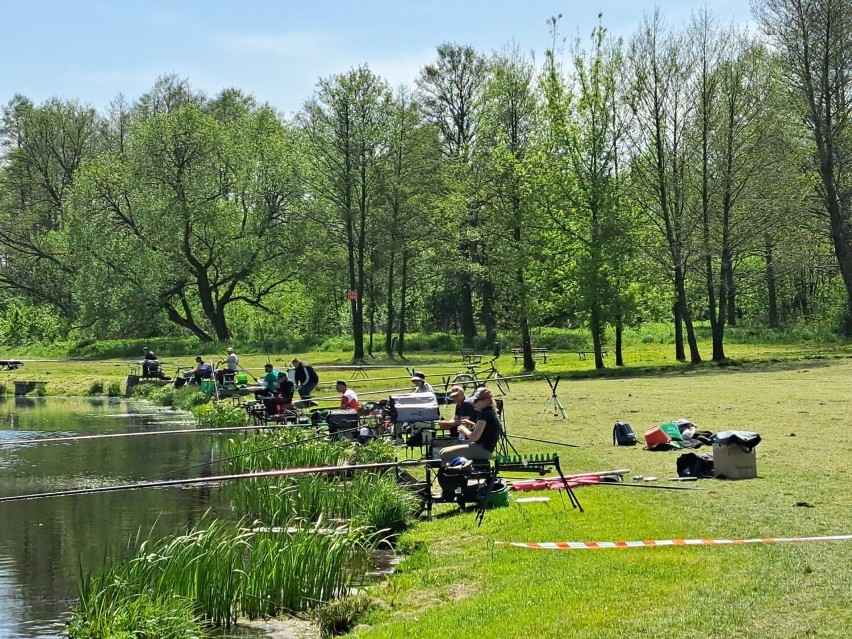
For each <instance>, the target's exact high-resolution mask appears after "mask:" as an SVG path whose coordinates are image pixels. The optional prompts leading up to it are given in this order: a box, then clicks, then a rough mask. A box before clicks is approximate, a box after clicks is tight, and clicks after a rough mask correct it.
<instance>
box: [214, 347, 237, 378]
mask: <svg viewBox="0 0 852 639" xmlns="http://www.w3.org/2000/svg"><path fill="white" fill-rule="evenodd" d="M220 364H225V369H224V370H221V371H216V381H218V382H219V383H220V384H224V383H225V379H226V377H229V378H231V379H232V380H233V379H234V377H235V376H236V374H237V369H238V368H239V367H240V358H239V357H237V354H236V353H235V352H234V349H233V348H231V347H230V346H229V347H228V355H227V357H226V358H225V359H220V360H219V364H217V366H218V365H220Z"/></svg>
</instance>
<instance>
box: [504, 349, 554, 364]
mask: <svg viewBox="0 0 852 639" xmlns="http://www.w3.org/2000/svg"><path fill="white" fill-rule="evenodd" d="M531 350H532V356H533V360H538V361H541V362H544V363H545V364H547V349H546V348H533V349H531ZM512 357H513V358H514V361H515V364H517V363H518V360H519V359H523V358H524V349H523V348H513V349H512Z"/></svg>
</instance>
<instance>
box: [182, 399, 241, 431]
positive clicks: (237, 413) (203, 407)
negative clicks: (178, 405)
mask: <svg viewBox="0 0 852 639" xmlns="http://www.w3.org/2000/svg"><path fill="white" fill-rule="evenodd" d="M191 397H192V398H193V399H192V401H196V400H197V399H198V398H197V395H193V396H191ZM192 414H193V415H194V416H195V422H196V423H197V424H198V425H199V426H203V427H206V428H222V427H228V426H243V425H245V424H248V422H249V414H248V413H247V412H246V411H245V409H243V408H242V407H240V406H234V405H233V404H224V403H221V402H207V403H205V404H200V405H196V406H193V407H192Z"/></svg>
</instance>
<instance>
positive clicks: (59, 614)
mask: <svg viewBox="0 0 852 639" xmlns="http://www.w3.org/2000/svg"><path fill="white" fill-rule="evenodd" d="M186 428H193V422H192V419H191V417H189V416H188V415H186V414H184V413H179V412H175V411H171V410H167V409H161V408H159V407H155V406H152V405H150V404H147V403H139V402H133V401H129V400H124V399H109V400H108V399H82V398H52V397H48V398H29V397H2V396H0V496H12V495H23V494H29V493H38V492H45V491H52V490H63V489H70V488H82V487H89V486H100V485H104V486H106V485H112V484H124V483H132V482H136V481H142V480H156V479H163V478H166V475H168V478H174V477H189V476H199V475H203V474H204V472H205V471H206V472H207V473H208V474H209V473H210V472H211V470H213V469H211V467H210V465H209V464H210V461H211V460H212V459H215V458H216V457H218V446H219V445H220V443H221V441H222V439H221V438H220V437H217V436H214V435H197V434H196V435H190V434H187V435H182V434H178V435H162V436H158V435H154V436H141V437H126V438H113V439H105V440H88V441H86V440H84V441H79V442H71V443H58V444H50V443H45V444H27V445H8V444H10V443H13V442H14V441H15V440H24V439H36V438H45V437H56V436H70V435H87V434H100V433H126V432H141V431H152V430H158V429H159V430H176V429H186ZM190 466H197V467H196V468H194V469H192V470H186V471H184V472H179V473H176V474H170V471H174V470H176V469H185V468H187V467H190ZM208 509H212V510H213V511H214V512H216V513H220V514H225V513H229V507H228V505H227V504H226V503H225V502H224V499H223V497H222V496H221V495H220V492H219V491H218V490H217V489H216V488H211V487H207V486H203V485H202V486H195V487H192V488H187V489H181V488H165V489H157V490H151V489H147V490H134V491H122V492H114V493H101V494H91V495H78V496H71V497H54V498H49V499H40V500H29V501H20V502H9V503H0V638H2V639H23V638H24V637H27V638H29V637H39V638H40V639H51V638H58V637H62V636H63V632H64V624H65V621H66V620H67V619H68V617H69V614H68V613H69V610H70V608H71V607H72V606H73V605H74V603H75V600H76V593H77V583H78V579H79V575H80V567H81V566H82V568H83V570H84V571H89V570H93V569H97V568H98V567H99V566H100V565H101V564H102V562H103V559H104V556H105V554H107V553H108V554H109V555H110V556H116V555H121V556H123V555H125V554H127V553H128V552H129V551H130V550H133V549H135V547H136V546H137V545H138V544H136V543H135V542H133V543H130V542H131V541H132V540H134V539H135V538H136V536H137V533H139V532H140V531H141V534H142V536H148V534H149V533H150V532H153V533H154V534H155V535H164V534H166V533H169V532H173V531H176V530H181V529H183V528H185V527H186V526H187V525H190V524H192V523H193V522H195V521H197V519H198V518H199V517H200V516H201V515H202V514H203V513H204V512H206V511H207V510H208Z"/></svg>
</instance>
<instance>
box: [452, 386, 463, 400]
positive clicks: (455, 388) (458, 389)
mask: <svg viewBox="0 0 852 639" xmlns="http://www.w3.org/2000/svg"><path fill="white" fill-rule="evenodd" d="M463 392H464V389H463V388H462V387H461V386H453V387H452V388H451V389H450V397H455V396H456V395H458V394H459V393H463Z"/></svg>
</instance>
